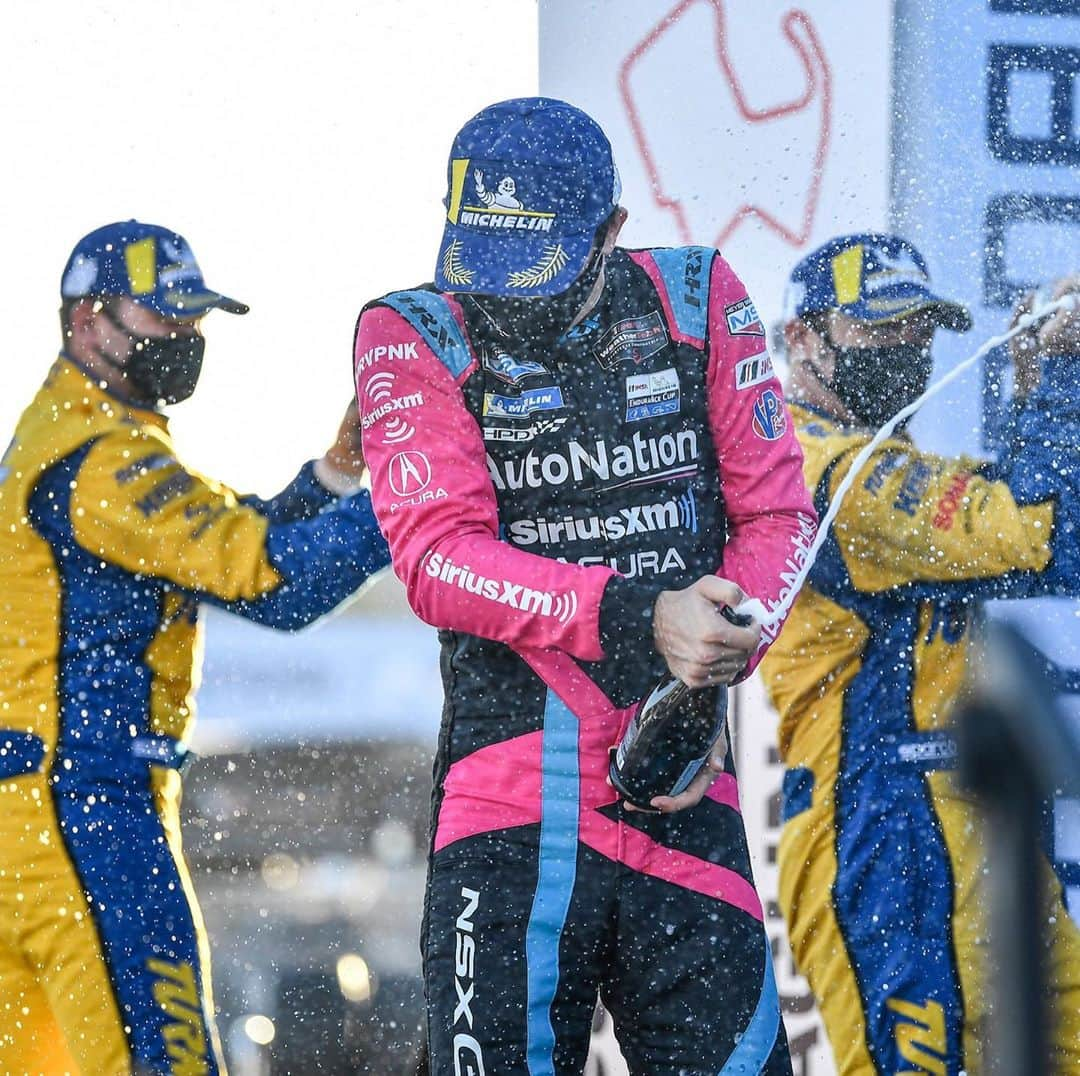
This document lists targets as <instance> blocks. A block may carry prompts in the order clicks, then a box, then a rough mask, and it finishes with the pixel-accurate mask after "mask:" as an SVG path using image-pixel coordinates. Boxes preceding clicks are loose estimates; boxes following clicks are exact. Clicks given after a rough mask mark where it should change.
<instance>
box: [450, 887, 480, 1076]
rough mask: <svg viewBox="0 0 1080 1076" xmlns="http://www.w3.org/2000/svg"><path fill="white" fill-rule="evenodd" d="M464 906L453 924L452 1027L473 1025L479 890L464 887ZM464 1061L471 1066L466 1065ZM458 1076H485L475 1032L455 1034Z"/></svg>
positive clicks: (455, 1067) (462, 888)
mask: <svg viewBox="0 0 1080 1076" xmlns="http://www.w3.org/2000/svg"><path fill="white" fill-rule="evenodd" d="M461 896H462V897H464V898H465V907H464V908H463V909H462V911H461V914H460V915H459V916H458V917H457V921H456V922H455V924H454V927H455V930H454V994H455V995H456V999H457V1000H456V1003H455V1006H454V1019H453V1022H452V1026H453V1027H457V1025H458V1022H459V1021H460V1020H462V1019H464V1021H465V1023H466V1025H467V1026H468V1027H469V1028H472V1026H473V1014H472V1004H473V1000H474V997H475V994H476V939H475V938H474V937H473V933H474V926H473V914H474V913H475V911H476V909H477V908H478V907H479V905H480V893H479V892H478V891H477V890H475V889H470V888H469V887H468V886H462V887H461ZM463 1063H464V1064H465V1065H467V1066H468V1067H463ZM454 1073H455V1076H484V1058H483V1053H482V1051H481V1049H480V1044H479V1043H478V1042H477V1041H476V1039H475V1038H474V1037H473V1036H472V1035H468V1034H466V1033H464V1032H459V1033H457V1034H455V1035H454Z"/></svg>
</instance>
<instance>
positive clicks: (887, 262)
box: [784, 232, 972, 332]
mask: <svg viewBox="0 0 1080 1076" xmlns="http://www.w3.org/2000/svg"><path fill="white" fill-rule="evenodd" d="M824 310H839V311H840V312H841V313H843V314H846V315H847V316H848V317H850V318H855V319H856V320H858V321H867V322H887V321H895V320H896V319H897V318H902V317H906V316H907V315H908V314H914V313H916V312H917V311H926V312H927V313H928V314H929V315H930V316H932V317H933V318H934V319H935V320H936V321H937V323H938V324H939V325H941V326H942V327H943V328H946V329H952V330H954V331H955V332H967V331H968V329H970V328H971V325H972V320H971V312H970V311H969V310H968V308H967V307H966V306H964V305H963V304H962V303H957V302H954V301H952V300H951V299H943V298H942V297H941V296H940V295H937V294H935V293H934V292H933V291H932V290H931V287H930V273H929V270H928V269H927V267H926V259H925V258H924V257H923V256H922V255H921V254H920V253H919V252H918V251H917V250H916V249H915V247H913V246H912V245H911V244H910V243H909V242H908V241H907V240H906V239H901V238H900V237H899V236H895V235H884V234H881V233H877V232H861V233H858V234H856V235H842V236H839V237H838V238H836V239H831V240H830V241H829V242H828V243H826V244H825V245H824V246H821V247H818V249H817V250H815V251H814V252H813V253H812V254H808V255H807V256H806V257H805V258H803V260H802V261H801V262H799V264H798V265H796V266H795V268H794V269H792V270H791V276H790V278H789V280H788V287H787V294H786V296H785V301H784V314H785V318H787V319H790V318H796V317H799V318H801V317H804V316H805V315H807V314H813V313H817V312H819V311H824Z"/></svg>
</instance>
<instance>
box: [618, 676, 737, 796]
mask: <svg viewBox="0 0 1080 1076" xmlns="http://www.w3.org/2000/svg"><path fill="white" fill-rule="evenodd" d="M726 718H727V688H726V687H723V688H721V689H720V690H719V692H717V690H716V689H714V688H706V689H705V690H704V691H691V690H690V688H688V687H687V686H686V684H684V683H683V682H682V681H681V680H675V679H668V680H663V681H661V682H660V683H659V684H657V685H656V687H655V688H653V690H652V692H650V694H649V696H648V697H647V698H646V699H645V700H644V701H643V702H642V703H641V705H640V706H639V707H638V709H637V713H635V714H634V716H633V718H632V719H631V721H630V725H629V726H628V728H627V730H626V733H625V735H624V736H623V738H622V740H621V741H620V743H619V746H618V747H617V748H616V749H615V751H614V752H613V754H612V759H611V767H610V771H609V773H610V776H611V783H612V784H613V785H614V786H615V790H616V791H617V792H618V793H619V794H620V795H621V796H622V797H623V799H625V800H628V801H629V802H630V803H632V804H633V805H634V806H635V807H640V808H642V809H643V810H648V811H653V810H655V809H656V808H654V807H653V806H652V805H651V803H650V801H651V800H652V798H653V797H654V796H677V795H678V794H679V793H680V792H683V791H684V790H685V789H686V788H687V786H688V785H689V784H690V782H691V781H693V779H694V778H695V777H697V775H698V774H699V773H700V772H701V767H702V766H704V765H705V763H706V762H708V759H709V752H710V750H711V749H712V745H713V744H714V743H715V742H716V738H717V737H718V736H719V735H720V733H721V732H722V731H723V728H724V721H725V719H726Z"/></svg>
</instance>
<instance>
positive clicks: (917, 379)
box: [814, 329, 934, 428]
mask: <svg viewBox="0 0 1080 1076" xmlns="http://www.w3.org/2000/svg"><path fill="white" fill-rule="evenodd" d="M821 337H822V339H823V340H824V341H825V343H826V344H827V345H828V347H829V350H830V351H831V352H832V353H833V355H834V356H835V357H836V365H835V367H834V368H833V375H832V378H831V380H826V379H825V378H824V377H822V375H821V372H820V371H819V370H818V369H817V367H816V366H815V367H814V373H815V374H817V377H818V380H819V381H821V383H822V384H823V385H825V386H826V387H827V388H829V389H831V390H832V391H833V392H834V393H836V396H837V398H838V399H839V400H840V402H841V403H842V404H843V405H844V406H845V407H846V408H847V409H848V410H849V411H850V412H851V413H852V414H853V415H854V416H855V417H856V418H857V419H858V420H859V421H860V422H861V423H864V424H865V425H867V426H872V427H874V428H877V427H879V426H884V425H885V423H886V422H888V421H889V419H891V418H892V417H893V415H895V414H896V413H897V411H899V410H900V409H901V408H903V407H906V406H907V405H908V404H909V403H911V401H912V400H915V399H917V398H918V397H919V396H921V395H922V394H923V393H924V392H925V391H926V386H927V384H928V383H929V381H930V375H931V373H933V369H934V362H933V359H932V358H931V357H930V348H929V346H928V345H927V346H922V345H919V344H887V345H883V346H879V347H841V346H840V345H839V344H836V343H834V342H833V340H832V338H831V337H830V336H829V332H828V329H824V330H823V331H822V332H821Z"/></svg>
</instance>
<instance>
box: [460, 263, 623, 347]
mask: <svg viewBox="0 0 1080 1076" xmlns="http://www.w3.org/2000/svg"><path fill="white" fill-rule="evenodd" d="M603 270H604V255H603V251H602V249H601V248H600V247H597V249H596V251H595V253H594V254H593V256H592V257H591V258H590V259H589V260H588V261H587V262H586V263H585V268H584V269H583V270H582V271H581V274H580V275H579V276H578V278H577V280H575V281H574V283H573V284H571V285H570V287H568V288H567V289H566V291H563V292H560V293H559V294H558V295H552V296H549V297H545V298H536V299H518V298H508V297H506V296H502V295H472V296H471V298H472V300H473V302H474V303H476V305H477V306H478V307H479V308H480V309H481V311H482V312H483V313H484V315H485V316H486V317H487V319H488V321H490V322H491V323H492V325H493V326H494V327H495V329H496V330H497V331H498V332H499V334H500V335H502V336H504V337H506V338H507V339H509V340H512V341H513V342H514V345H515V347H516V349H517V350H519V351H520V352H521V353H522V354H526V355H527V354H529V353H530V352H536V351H544V350H549V349H550V348H551V347H552V345H554V344H555V342H556V341H557V340H558V339H559V337H561V336H562V335H563V333H565V332H566V331H567V329H569V328H570V323H571V322H572V321H573V320H574V318H576V317H577V316H578V314H579V313H580V312H581V308H582V307H583V306H584V305H585V302H586V300H587V299H588V298H589V295H590V294H591V293H592V290H593V288H594V287H595V286H596V282H597V280H599V279H600V274H601V273H602V272H603Z"/></svg>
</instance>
